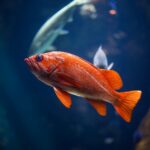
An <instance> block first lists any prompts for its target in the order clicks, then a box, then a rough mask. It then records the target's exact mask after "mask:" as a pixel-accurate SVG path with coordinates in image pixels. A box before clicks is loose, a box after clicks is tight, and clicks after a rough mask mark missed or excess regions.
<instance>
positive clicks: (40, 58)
mask: <svg viewBox="0 0 150 150" xmlns="http://www.w3.org/2000/svg"><path fill="white" fill-rule="evenodd" d="M42 60H43V55H42V54H38V55H37V56H36V61H37V62H40V61H42Z"/></svg>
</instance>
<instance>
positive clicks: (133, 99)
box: [114, 91, 142, 122]
mask: <svg viewBox="0 0 150 150" xmlns="http://www.w3.org/2000/svg"><path fill="white" fill-rule="evenodd" d="M141 93H142V92H141V91H129V92H121V93H120V98H119V99H118V100H117V101H116V103H115V104H114V108H115V110H116V111H117V113H118V114H119V115H120V116H121V117H122V118H123V119H124V120H125V121H127V122H130V121H131V117H132V111H133V109H134V107H135V106H136V104H137V102H138V101H139V99H140V97H141Z"/></svg>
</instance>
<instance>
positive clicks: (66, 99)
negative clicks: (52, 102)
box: [54, 87, 72, 108]
mask: <svg viewBox="0 0 150 150" xmlns="http://www.w3.org/2000/svg"><path fill="white" fill-rule="evenodd" d="M54 91H55V93H56V95H57V97H58V99H59V100H60V101H61V103H62V104H63V105H64V106H65V107H67V108H70V107H71V104H72V100H71V97H70V95H69V94H68V93H67V92H65V91H62V90H61V89H58V88H55V87H54Z"/></svg>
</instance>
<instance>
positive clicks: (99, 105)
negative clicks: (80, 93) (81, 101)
mask: <svg viewBox="0 0 150 150" xmlns="http://www.w3.org/2000/svg"><path fill="white" fill-rule="evenodd" d="M87 100H88V102H89V103H90V104H91V105H92V106H93V107H94V108H95V110H96V111H97V113H98V114H99V115H101V116H106V113H107V110H106V103H105V102H103V101H96V100H90V99H87Z"/></svg>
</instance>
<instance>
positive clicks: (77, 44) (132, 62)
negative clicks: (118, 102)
mask: <svg viewBox="0 0 150 150" xmlns="http://www.w3.org/2000/svg"><path fill="white" fill-rule="evenodd" d="M69 2H70V1H69V0H63V1H62V0H57V1H54V0H0V95H1V97H0V150H120V149H121V150H127V149H128V150H133V149H136V148H135V145H136V143H137V142H139V140H141V139H142V133H140V134H137V133H138V132H139V131H138V127H139V126H140V124H141V122H142V120H143V118H144V116H145V115H146V114H147V112H148V110H149V107H150V96H149V94H150V87H149V85H150V71H149V69H150V67H149V65H150V50H149V47H150V30H149V27H150V1H148V0H132V1H130V0H117V1H115V2H116V7H117V8H116V9H117V14H116V15H110V14H109V13H108V12H109V10H110V9H111V5H110V4H111V1H109V0H100V1H99V3H98V4H97V5H96V8H97V12H98V17H96V18H94V19H92V18H90V17H87V16H82V15H81V14H80V10H79V9H80V8H78V9H77V10H76V11H75V13H74V15H73V22H72V23H69V24H67V25H66V26H65V29H67V30H68V31H69V34H67V35H65V36H59V37H58V39H57V40H56V41H55V44H54V45H55V46H56V47H57V49H58V50H60V51H66V52H70V53H73V54H76V55H78V56H80V57H82V58H84V59H86V60H88V61H90V62H92V60H93V57H94V54H95V52H96V50H97V49H98V47H99V46H100V45H102V46H103V48H104V49H105V51H106V53H107V56H108V61H109V62H114V67H113V69H114V70H116V71H117V72H119V73H120V75H121V77H122V78H123V82H124V87H123V88H122V89H121V91H126V90H133V89H139V90H142V91H143V95H142V98H141V100H140V101H139V103H138V105H137V106H136V108H135V110H134V113H133V117H132V121H131V123H126V122H125V121H123V119H121V118H120V116H118V115H117V114H116V112H115V111H114V109H113V107H112V106H111V105H109V104H108V105H107V107H108V115H107V116H106V117H100V116H99V115H98V114H97V113H96V111H95V110H94V109H93V108H92V107H91V106H90V105H89V104H88V103H87V102H86V101H84V100H83V99H82V98H80V97H75V96H72V99H73V105H72V107H71V109H66V108H65V107H64V106H62V104H61V103H60V102H59V100H58V99H57V97H56V96H55V93H54V92H53V89H52V88H49V87H47V86H45V85H44V84H43V83H41V82H40V81H38V80H37V79H36V78H35V77H34V76H33V75H32V74H31V72H30V71H29V69H28V67H27V65H26V64H25V63H24V58H25V57H28V55H29V47H30V44H31V41H32V39H33V37H34V35H35V33H36V32H37V31H38V29H39V28H40V27H41V25H42V24H43V23H44V22H45V21H46V20H47V19H48V18H49V17H50V16H52V15H53V14H54V13H56V12H57V11H58V10H59V9H61V8H62V7H64V6H65V5H66V4H68V3H69ZM148 119H149V120H148ZM147 121H149V122H150V118H149V117H148V118H147ZM144 127H145V126H144ZM149 131H150V130H149ZM147 132H148V131H147ZM135 133H136V134H135ZM137 135H138V136H137ZM144 150H146V149H144ZM147 150H149V149H148V148H147Z"/></svg>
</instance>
